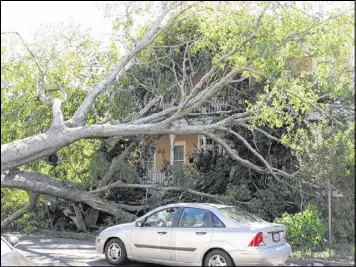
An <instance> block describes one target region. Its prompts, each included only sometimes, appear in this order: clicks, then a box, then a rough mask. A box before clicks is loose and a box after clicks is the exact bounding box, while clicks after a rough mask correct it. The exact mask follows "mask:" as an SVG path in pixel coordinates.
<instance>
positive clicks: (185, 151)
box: [173, 141, 187, 164]
mask: <svg viewBox="0 0 356 267" xmlns="http://www.w3.org/2000/svg"><path fill="white" fill-rule="evenodd" d="M176 146H183V151H184V154H183V164H186V160H185V158H186V154H187V142H186V141H175V142H174V148H175V147H176ZM173 153H174V150H173ZM174 162H175V160H174V154H173V164H174Z"/></svg>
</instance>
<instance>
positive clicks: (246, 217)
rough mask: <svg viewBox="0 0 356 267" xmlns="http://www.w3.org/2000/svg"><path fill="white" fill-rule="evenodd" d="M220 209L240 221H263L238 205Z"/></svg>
mask: <svg viewBox="0 0 356 267" xmlns="http://www.w3.org/2000/svg"><path fill="white" fill-rule="evenodd" d="M220 211H222V212H223V213H224V214H225V215H227V216H229V217H230V218H232V219H234V220H236V221H238V222H240V223H252V222H264V220H262V219H261V218H259V217H257V216H256V215H253V214H252V213H249V212H247V211H245V210H243V209H241V208H238V207H224V208H220Z"/></svg>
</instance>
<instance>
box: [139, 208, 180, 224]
mask: <svg viewBox="0 0 356 267" xmlns="http://www.w3.org/2000/svg"><path fill="white" fill-rule="evenodd" d="M177 213H178V208H169V209H164V210H160V211H158V212H155V213H153V214H152V215H150V216H148V217H147V218H146V220H145V222H144V223H143V225H142V227H172V224H173V219H174V217H175V216H176V215H177Z"/></svg>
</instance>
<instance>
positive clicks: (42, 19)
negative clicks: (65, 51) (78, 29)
mask: <svg viewBox="0 0 356 267" xmlns="http://www.w3.org/2000/svg"><path fill="white" fill-rule="evenodd" d="M83 3H85V4H83ZM99 3H110V1H85V2H80V1H1V32H4V31H17V32H19V33H20V35H21V36H23V37H24V38H25V39H26V40H30V39H31V38H32V37H33V36H34V33H35V32H36V31H37V30H39V29H40V26H41V24H49V23H56V24H59V23H61V22H76V23H80V24H82V25H83V26H84V27H85V28H91V29H92V34H93V35H94V36H95V37H96V38H98V39H99V40H102V41H105V40H108V39H109V38H110V36H109V33H110V32H111V20H110V19H108V18H105V17H104V13H103V11H101V10H99V8H98V7H97V6H98V4H99Z"/></svg>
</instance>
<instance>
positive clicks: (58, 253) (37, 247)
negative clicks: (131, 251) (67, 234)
mask: <svg viewBox="0 0 356 267" xmlns="http://www.w3.org/2000/svg"><path fill="white" fill-rule="evenodd" d="M20 240H21V241H20V243H19V245H18V246H17V247H16V248H17V249H19V250H21V251H22V252H23V254H24V255H25V256H26V257H28V258H29V259H31V260H32V261H34V262H35V263H36V264H37V265H39V266H113V265H110V264H109V263H108V262H107V261H106V259H105V256H104V255H100V254H99V253H97V252H96V251H95V246H94V244H93V243H92V242H89V241H83V240H73V239H65V238H46V237H38V236H26V237H22V238H21V239H20ZM123 266H130V267H131V266H157V267H159V266H160V267H162V266H163V265H156V264H147V263H139V262H133V261H130V262H128V264H126V265H123Z"/></svg>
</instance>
